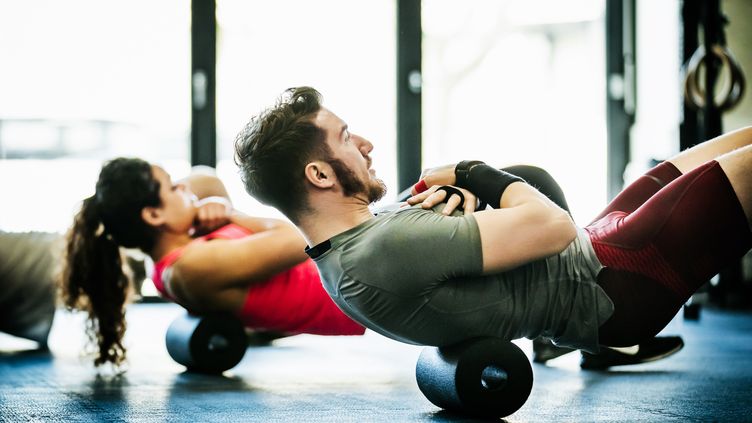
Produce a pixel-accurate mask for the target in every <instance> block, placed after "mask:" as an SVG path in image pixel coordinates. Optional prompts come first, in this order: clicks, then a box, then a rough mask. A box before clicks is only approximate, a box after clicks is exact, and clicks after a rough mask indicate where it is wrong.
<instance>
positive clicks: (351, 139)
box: [314, 107, 386, 204]
mask: <svg viewBox="0 0 752 423" xmlns="http://www.w3.org/2000/svg"><path fill="white" fill-rule="evenodd" d="M314 123H315V124H316V126H318V127H319V128H321V129H323V130H324V133H325V137H326V144H327V146H328V147H329V150H330V151H331V157H330V158H329V159H328V160H327V161H328V163H329V164H330V165H331V166H332V168H333V169H334V172H335V175H336V177H337V180H338V181H339V183H340V184H341V185H342V190H343V191H344V195H346V196H352V197H358V198H361V199H363V200H364V201H366V202H367V203H368V204H370V203H373V202H375V201H378V200H379V199H381V197H383V196H384V194H386V186H385V185H384V182H383V181H382V180H381V179H378V178H376V171H375V170H374V169H372V168H371V157H370V156H369V155H368V154H369V153H370V152H371V150H373V144H371V142H370V141H368V140H367V139H365V138H363V137H361V136H359V135H355V134H352V133H350V131H349V129H348V128H347V124H346V123H345V122H344V121H343V120H342V119H340V118H339V117H337V115H335V114H334V113H332V112H331V111H329V110H328V109H326V108H323V107H322V108H321V110H319V112H318V113H317V114H316V117H315V118H314Z"/></svg>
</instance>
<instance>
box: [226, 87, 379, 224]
mask: <svg viewBox="0 0 752 423" xmlns="http://www.w3.org/2000/svg"><path fill="white" fill-rule="evenodd" d="M372 148H373V145H372V144H371V143H370V142H368V141H367V140H365V139H364V138H362V137H359V136H357V135H354V134H350V132H349V131H348V129H347V125H346V124H345V123H344V122H343V121H342V120H341V119H340V118H338V117H337V116H336V115H334V114H333V113H332V112H330V111H329V110H327V109H326V108H324V107H323V106H322V105H321V95H320V94H319V93H318V91H316V90H315V89H313V88H310V87H300V88H291V89H289V90H287V91H285V93H284V94H283V95H282V97H281V98H280V99H279V100H278V101H277V103H276V104H275V105H274V106H273V107H271V108H269V109H267V110H265V111H263V112H262V113H261V114H259V115H258V116H255V117H254V118H252V119H251V121H250V122H249V123H248V124H247V125H246V127H245V128H244V129H243V130H242V131H241V132H240V134H238V136H237V138H236V139H235V162H236V164H237V165H238V166H239V167H240V170H241V179H242V180H243V183H244V185H245V189H246V191H247V192H248V193H249V194H250V195H252V196H254V197H256V198H257V199H258V200H259V201H261V202H263V203H265V204H269V205H271V206H274V207H276V208H277V209H279V210H280V211H282V213H284V214H285V215H286V216H288V217H289V218H290V220H292V221H293V222H296V223H298V222H299V220H300V217H301V215H302V214H304V213H305V212H306V211H309V210H310V205H309V200H308V194H309V191H310V190H313V191H316V190H319V191H327V190H337V189H339V190H340V191H341V193H342V195H344V196H346V197H353V198H358V199H361V200H363V201H364V202H366V203H367V204H370V203H371V202H373V201H376V200H378V199H379V198H381V197H382V196H383V195H384V193H385V192H386V190H385V188H384V184H383V182H381V181H380V180H378V179H376V178H374V177H373V176H372V172H373V171H371V170H370V169H369V168H370V164H371V159H370V158H369V157H368V153H369V152H370V151H371V149H372Z"/></svg>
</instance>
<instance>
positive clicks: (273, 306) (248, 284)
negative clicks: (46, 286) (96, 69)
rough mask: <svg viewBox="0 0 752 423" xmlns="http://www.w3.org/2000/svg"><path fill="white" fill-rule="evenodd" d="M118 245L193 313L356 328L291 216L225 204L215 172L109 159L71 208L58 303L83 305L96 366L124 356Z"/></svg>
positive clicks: (350, 331)
mask: <svg viewBox="0 0 752 423" xmlns="http://www.w3.org/2000/svg"><path fill="white" fill-rule="evenodd" d="M121 247H123V248H137V249H139V250H141V251H143V252H144V253H146V254H148V255H149V256H150V257H151V259H152V260H153V261H154V263H155V274H154V276H153V280H154V283H155V286H156V287H157V289H158V290H159V291H160V292H161V293H162V294H163V295H165V296H166V297H168V298H170V299H172V300H174V301H175V302H177V303H178V304H180V305H182V306H184V307H185V308H187V309H188V310H190V311H192V312H196V313H202V312H209V311H229V312H232V313H234V314H235V315H237V316H238V317H239V318H240V319H241V320H242V321H243V322H244V323H245V325H246V326H247V327H250V328H257V329H264V330H272V331H278V332H283V333H287V334H296V333H311V334H320V335H362V334H363V333H364V331H365V329H364V328H363V327H362V326H360V325H359V324H357V323H355V322H353V321H352V320H351V319H349V318H348V317H347V316H345V315H344V314H343V313H342V312H341V311H340V310H339V309H338V308H337V306H335V305H334V303H333V302H332V301H331V299H330V298H329V297H328V296H327V294H326V292H325V291H324V290H323V289H322V286H321V282H320V279H319V276H318V273H317V270H316V267H315V265H314V264H313V263H312V262H311V260H309V259H308V258H307V257H306V255H305V253H304V251H303V249H304V247H305V243H304V241H303V239H302V238H301V236H300V234H299V233H298V232H297V230H296V229H295V228H294V227H293V226H292V225H290V224H288V223H286V222H284V221H281V220H277V219H269V218H255V217H250V216H246V215H244V214H242V213H240V212H238V211H237V210H233V209H232V207H231V205H230V202H229V200H228V197H227V192H226V191H225V189H224V186H223V185H222V183H221V181H219V179H217V178H216V177H214V176H209V175H202V174H194V175H192V176H191V177H189V178H188V179H187V181H186V182H185V183H173V182H172V181H171V179H170V176H169V175H168V174H167V172H165V171H164V170H163V169H162V168H161V167H159V166H156V165H152V164H149V163H148V162H146V161H143V160H140V159H135V158H117V159H114V160H111V161H109V162H107V163H106V164H105V165H104V166H103V167H102V170H101V172H100V175H99V180H98V181H97V184H96V193H95V194H94V195H93V196H91V197H89V198H87V199H85V200H84V201H83V205H82V207H81V210H80V212H79V213H78V214H77V215H76V217H75V220H74V224H73V227H72V228H71V230H70V232H69V234H68V236H67V247H66V259H65V265H64V269H63V272H62V277H61V285H62V294H63V299H64V302H65V304H66V306H68V307H71V308H76V309H81V310H85V311H87V312H88V314H89V320H88V324H87V332H88V333H89V336H90V338H91V340H92V341H95V342H96V343H97V346H98V349H99V352H98V355H97V357H96V359H95V361H94V363H95V365H101V364H103V363H106V362H111V363H114V364H116V365H119V364H121V363H122V362H123V360H124V359H125V347H124V346H123V344H122V339H123V335H124V332H125V329H126V324H125V303H126V300H127V296H128V295H127V294H128V288H129V282H128V277H127V276H126V274H125V273H124V272H123V260H122V255H121V250H120V248H121Z"/></svg>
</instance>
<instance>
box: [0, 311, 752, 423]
mask: <svg viewBox="0 0 752 423" xmlns="http://www.w3.org/2000/svg"><path fill="white" fill-rule="evenodd" d="M180 313H182V310H181V309H180V308H179V307H178V306H176V305H173V304H134V305H131V306H130V307H129V309H128V313H127V316H128V325H129V326H128V334H127V336H126V345H127V346H128V347H129V350H128V354H129V364H128V369H127V371H126V372H125V373H124V374H122V375H120V376H116V375H113V374H112V373H111V372H108V371H107V369H103V370H99V371H97V370H95V369H94V367H93V366H92V365H91V364H90V360H87V359H86V358H85V357H84V356H82V353H81V346H82V345H83V344H84V338H83V335H82V330H81V328H82V325H83V318H82V316H81V315H80V314H71V313H69V312H65V311H58V313H57V315H56V317H55V323H54V326H53V329H52V333H51V335H50V352H49V353H45V352H31V351H28V350H26V349H27V348H29V347H30V345H28V344H27V343H26V342H25V341H22V340H19V339H17V338H11V337H9V336H6V335H2V336H0V421H4V422H6V421H7V422H31V421H39V422H50V421H51V422H57V421H60V422H96V421H105V422H118V421H126V422H131V421H134V422H139V421H143V422H179V421H186V422H204V421H215V422H223V423H226V422H255V421H259V422H274V421H283V422H333V421H336V422H382V421H383V422H391V423H395V422H411V421H425V422H462V421H475V420H474V419H472V418H469V417H467V416H463V415H459V414H453V413H449V412H446V411H442V410H440V409H439V408H437V407H435V406H434V405H433V404H431V403H430V402H429V401H428V400H426V399H425V398H424V397H423V395H422V394H421V393H420V391H419V390H418V387H417V385H416V382H415V363H416V359H417V357H418V355H419V353H420V350H421V348H420V347H416V346H411V345H405V344H400V343H398V342H395V341H392V340H389V339H387V338H384V337H382V336H380V335H377V334H376V333H373V332H370V331H369V332H366V335H365V336H363V337H318V336H311V335H299V336H295V337H290V338H284V339H278V340H276V341H274V342H273V343H272V344H271V345H269V346H261V347H250V348H249V349H248V351H247V353H246V355H245V356H244V358H243V361H241V363H240V364H239V365H238V366H236V367H235V368H233V369H231V370H229V371H227V372H225V373H224V374H223V375H221V376H210V375H202V374H192V373H187V372H185V369H184V368H183V367H182V366H180V365H178V364H177V363H175V362H173V361H172V360H171V358H170V357H169V355H168V354H167V351H166V349H165V345H164V334H165V331H166V329H167V327H168V325H169V323H170V322H171V321H172V319H173V318H174V317H176V316H178V315H179V314H180ZM664 333H665V334H680V335H682V336H683V338H684V341H685V344H686V346H685V348H684V349H683V350H682V351H680V352H679V353H678V354H676V355H674V356H672V357H670V358H668V359H665V360H661V361H656V362H652V363H646V364H641V365H637V366H622V367H615V368H612V369H611V370H609V371H605V372H595V371H584V370H580V368H579V366H578V364H579V353H576V352H575V353H571V354H568V355H565V356H563V357H560V358H557V359H556V360H554V361H552V362H551V363H550V364H549V365H548V366H544V365H540V364H534V365H533V372H534V375H535V382H534V385H533V390H532V393H531V395H530V398H529V399H528V400H527V402H526V403H525V405H524V406H523V407H522V408H521V409H520V410H518V411H517V412H516V413H514V414H512V415H511V416H509V417H507V418H506V419H505V420H503V421H509V422H552V421H557V422H558V421H567V422H596V421H598V422H600V421H614V422H634V421H648V422H672V421H677V422H687V421H727V422H741V421H752V401H750V400H751V398H750V395H751V394H752V312H750V311H745V312H739V311H736V312H734V311H726V310H717V309H712V308H709V307H705V308H703V309H702V313H701V318H700V319H699V320H697V321H689V320H684V319H682V318H681V317H680V316H678V317H676V318H675V319H674V320H673V321H672V322H671V324H670V325H669V326H668V327H667V328H666V329H665V330H664ZM518 345H519V346H520V347H521V348H522V349H523V350H524V351H525V352H526V353H527V354H528V356H530V355H531V354H532V347H531V343H530V342H529V341H526V340H522V341H519V342H518Z"/></svg>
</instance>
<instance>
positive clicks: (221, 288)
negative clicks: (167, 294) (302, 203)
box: [171, 212, 307, 311]
mask: <svg viewBox="0 0 752 423" xmlns="http://www.w3.org/2000/svg"><path fill="white" fill-rule="evenodd" d="M231 221H232V223H235V224H238V225H240V226H243V227H245V228H247V229H249V230H250V231H252V232H253V234H252V235H250V236H247V237H244V238H240V239H215V240H212V241H209V242H201V243H193V244H191V245H190V246H188V247H186V249H185V251H184V253H183V255H182V257H181V258H180V259H179V260H178V261H177V262H175V264H174V265H173V273H172V278H171V289H172V292H173V294H174V295H175V296H176V297H177V298H178V300H179V301H180V302H182V303H184V304H186V305H189V306H191V307H192V308H194V309H195V308H198V309H199V311H200V310H201V309H207V308H208V309H226V308H227V307H228V306H230V305H231V306H232V307H237V306H239V304H242V300H243V299H245V293H246V292H247V289H248V286H249V285H250V284H253V283H255V282H259V281H264V280H267V279H268V278H269V277H271V276H272V275H274V274H277V273H280V272H282V271H284V270H286V269H289V268H290V267H292V266H295V265H297V264H299V263H301V262H303V261H304V260H305V259H306V258H307V256H306V254H305V252H304V249H305V246H306V244H305V241H304V239H303V237H302V236H301V235H300V233H299V232H298V230H297V229H296V228H295V227H294V226H292V225H291V224H289V223H287V222H285V221H282V220H278V219H271V218H257V217H250V216H245V215H242V214H240V213H237V212H235V213H233V215H232V217H231ZM232 307H231V308H232Z"/></svg>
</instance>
